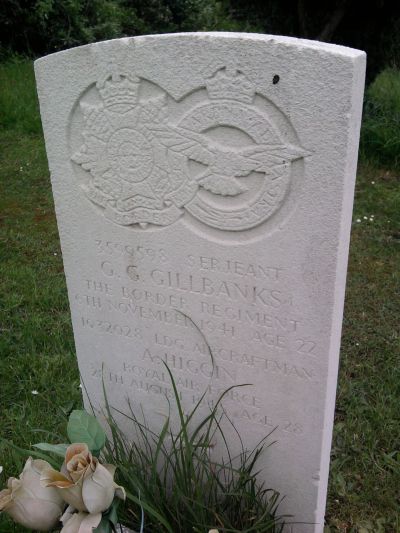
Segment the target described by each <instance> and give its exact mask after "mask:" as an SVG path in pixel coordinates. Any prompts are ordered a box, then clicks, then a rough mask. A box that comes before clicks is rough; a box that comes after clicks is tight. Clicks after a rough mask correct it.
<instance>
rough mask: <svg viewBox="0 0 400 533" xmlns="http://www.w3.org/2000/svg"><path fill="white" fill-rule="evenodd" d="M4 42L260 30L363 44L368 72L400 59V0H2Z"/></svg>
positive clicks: (39, 47) (31, 44)
mask: <svg viewBox="0 0 400 533" xmlns="http://www.w3.org/2000/svg"><path fill="white" fill-rule="evenodd" d="M0 27H1V36H0V46H1V53H2V55H3V56H5V55H8V54H10V53H19V54H25V55H26V54H27V55H30V56H39V55H44V54H48V53H51V52H56V51H58V50H62V49H64V48H69V47H71V46H77V45H81V44H86V43H90V42H93V41H98V40H104V39H112V38H116V37H122V36H131V35H141V34H145V33H167V32H177V31H214V30H227V31H257V32H261V33H272V34H280V35H291V36H295V37H304V38H307V39H316V40H320V41H327V42H333V43H336V44H343V45H346V46H351V47H354V48H360V49H363V50H365V51H366V52H367V54H368V58H369V60H368V79H372V78H373V77H374V76H375V75H376V74H377V73H378V72H379V71H380V70H382V69H383V68H384V67H387V66H391V67H393V66H396V65H399V62H400V2H399V1H398V0H325V1H324V0H145V1H144V0H2V1H1V7H0Z"/></svg>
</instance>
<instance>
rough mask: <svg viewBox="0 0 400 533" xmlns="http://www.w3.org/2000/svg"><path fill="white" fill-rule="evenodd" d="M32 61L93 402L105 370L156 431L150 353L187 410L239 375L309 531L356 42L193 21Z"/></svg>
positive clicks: (160, 406)
mask: <svg viewBox="0 0 400 533" xmlns="http://www.w3.org/2000/svg"><path fill="white" fill-rule="evenodd" d="M35 68H36V76H37V83H38V92H39V99H40V107H41V114H42V120H43V127H44V133H45V138H46V147H47V154H48V159H49V166H50V170H51V179H52V185H53V192H54V199H55V205H56V212H57V219H58V226H59V231H60V237H61V245H62V252H63V258H64V266H65V273H66V278H67V283H68V292H69V299H70V306H71V314H72V321H73V327H74V334H75V341H76V350H77V355H78V361H79V368H80V371H81V373H82V376H83V380H84V382H85V386H86V387H87V390H88V393H89V395H90V398H91V400H92V402H94V404H95V405H96V406H101V405H103V397H102V396H103V393H102V385H101V380H102V377H101V376H102V366H103V365H104V367H103V372H104V379H105V383H106V386H107V391H108V399H109V401H110V403H111V404H112V405H113V406H117V407H119V408H120V409H122V410H124V408H125V407H126V398H127V397H129V398H130V400H131V402H133V405H142V406H143V408H144V411H145V414H146V416H147V417H148V419H149V420H150V423H151V424H152V425H153V426H154V427H159V428H160V427H161V425H162V424H163V422H164V417H163V413H165V409H166V405H167V402H166V399H165V395H167V396H168V397H169V398H171V397H172V390H171V383H170V381H169V378H168V374H167V372H166V370H165V368H164V366H163V364H162V361H165V362H166V363H167V364H168V365H169V367H170V369H171V370H172V372H173V374H174V376H175V379H176V380H177V384H178V388H179V391H180V393H181V396H182V402H183V403H184V406H185V408H186V409H188V410H189V409H190V408H192V407H193V406H194V403H195V402H196V401H197V400H198V398H199V397H200V395H201V393H202V391H203V390H204V389H205V388H207V387H208V396H207V399H208V400H210V401H211V399H212V398H215V397H216V396H218V394H220V393H221V392H222V391H223V390H225V389H227V388H228V387H231V386H233V385H238V384H243V383H249V384H252V385H249V386H246V387H241V388H237V389H234V390H232V391H231V392H230V393H229V394H228V396H227V398H226V400H225V401H224V407H225V409H226V411H227V413H228V415H229V416H230V417H231V419H232V421H233V422H234V424H235V425H236V427H237V429H238V431H239V433H240V435H241V437H242V439H243V441H244V443H245V445H246V446H247V447H249V448H250V447H252V446H254V445H255V444H256V443H257V442H258V441H259V440H260V439H261V438H262V437H263V436H264V435H265V434H266V433H268V432H270V431H271V430H273V429H274V428H276V429H275V431H274V433H273V436H272V437H271V440H275V441H276V443H275V444H273V445H272V446H271V447H270V448H269V449H268V451H267V452H266V453H265V455H264V463H263V464H262V465H261V466H262V467H264V470H263V476H265V478H264V479H265V481H266V484H267V486H268V487H272V488H275V489H278V490H280V491H281V493H282V494H284V495H286V498H285V500H284V503H283V504H282V507H281V511H282V512H286V513H290V514H293V515H294V517H293V521H297V522H304V523H305V524H296V525H294V526H293V527H292V529H288V531H293V532H295V533H311V532H313V533H320V532H322V529H323V522H324V509H325V500H326V489H327V480H328V470H329V452H330V445H331V434H332V425H333V416H334V404H335V390H336V380H337V369H338V356H339V345H340V333H341V323H342V310H343V300H344V292H345V278H346V264H347V254H348V247H349V233H350V225H351V216H352V202H353V189H354V179H355V172H356V161H357V148H358V135H359V127H360V117H361V107H362V93H363V84H364V69H365V54H364V53H363V52H360V51H358V50H352V49H349V48H343V47H340V46H334V45H329V44H323V43H318V42H312V41H304V40H298V39H292V38H284V37H275V36H265V35H254V34H235V33H233V34H229V33H193V34H176V35H162V36H146V37H136V38H127V39H119V40H115V41H108V42H103V43H97V44H91V45H87V46H83V47H79V48H75V49H72V50H67V51H65V52H60V53H57V54H53V55H50V56H48V57H45V58H43V59H40V60H38V61H36V63H35ZM195 325H196V326H197V327H198V328H199V330H200V331H201V332H202V334H203V335H204V338H202V335H201V334H200V333H199V331H198V330H197V328H196V326H195ZM204 339H206V341H207V342H208V343H209V345H210V347H211V350H212V353H213V355H214V368H213V365H212V363H211V360H210V356H209V353H208V351H207V348H206V343H205V340H204ZM125 410H126V409H125ZM228 434H229V430H228ZM237 440H238V439H237V438H233V436H232V443H233V445H235V443H236V442H237Z"/></svg>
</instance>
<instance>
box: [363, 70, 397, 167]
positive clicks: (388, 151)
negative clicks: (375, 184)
mask: <svg viewBox="0 0 400 533" xmlns="http://www.w3.org/2000/svg"><path fill="white" fill-rule="evenodd" d="M361 155H362V157H363V158H364V159H366V160H369V161H371V162H373V163H375V164H378V165H381V166H383V167H391V168H396V169H400V70H397V69H385V70H383V71H382V72H381V73H380V74H379V75H378V76H377V77H376V79H375V81H374V82H373V83H372V84H371V85H370V86H369V87H368V89H367V92H366V95H365V104H364V120H363V125H362V129H361Z"/></svg>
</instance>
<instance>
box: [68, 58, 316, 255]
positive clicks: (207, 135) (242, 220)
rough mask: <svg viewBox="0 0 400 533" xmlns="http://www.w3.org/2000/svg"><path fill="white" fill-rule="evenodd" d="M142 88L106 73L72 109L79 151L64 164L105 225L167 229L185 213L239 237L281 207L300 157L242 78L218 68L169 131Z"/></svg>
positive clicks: (157, 99)
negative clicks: (81, 177) (81, 178)
mask: <svg viewBox="0 0 400 533" xmlns="http://www.w3.org/2000/svg"><path fill="white" fill-rule="evenodd" d="M143 83H148V82H147V81H146V80H142V79H141V78H139V77H137V76H135V75H131V74H130V75H123V74H119V73H113V74H112V75H110V76H109V77H108V78H106V79H105V80H104V81H102V82H98V83H97V85H96V88H95V89H94V88H89V89H88V91H91V94H92V98H91V99H89V100H86V99H85V94H84V95H83V96H82V97H81V99H80V101H79V106H78V107H77V110H75V114H76V113H78V114H80V117H81V118H80V121H81V126H82V127H81V131H80V135H81V138H82V144H81V146H80V147H79V148H78V149H77V150H73V153H72V155H71V159H72V161H73V162H74V164H75V165H78V166H79V167H81V168H82V169H83V170H84V171H85V176H87V179H86V181H85V182H84V183H82V188H83V190H84V192H85V194H86V196H87V198H88V199H89V200H91V201H92V202H93V203H94V204H96V205H98V206H100V207H101V208H102V209H103V210H104V215H105V216H106V217H107V218H108V219H109V220H111V221H113V222H115V223H116V224H120V225H123V226H135V227H140V228H146V227H147V226H148V225H149V224H151V225H154V226H168V225H170V224H172V223H174V222H176V221H177V220H178V219H179V218H180V217H182V216H183V215H184V214H185V211H187V212H188V213H190V215H191V216H192V217H194V218H195V219H197V220H198V221H200V222H202V223H203V224H205V225H207V226H210V227H213V228H216V229H219V230H225V231H242V230H247V229H251V228H253V227H256V226H258V225H259V224H261V223H262V222H264V221H266V220H267V219H268V218H270V217H271V216H272V214H273V213H274V212H275V211H277V210H278V209H279V208H280V206H281V205H282V203H283V202H284V199H285V196H286V194H287V192H288V190H289V187H290V176H291V163H292V162H293V161H295V160H297V159H301V158H303V157H304V156H305V155H307V152H306V151H305V150H304V149H303V148H301V147H300V146H296V145H294V144H289V143H288V142H287V140H285V137H284V135H282V134H281V133H280V132H279V129H278V128H277V127H276V125H274V124H273V122H272V121H271V119H270V117H268V116H267V114H266V112H265V109H260V108H259V107H260V106H259V105H257V103H256V87H255V86H254V85H253V84H252V82H251V81H250V80H249V79H247V78H246V76H245V75H244V74H243V73H242V72H240V71H237V70H235V69H233V70H227V69H226V68H223V69H220V70H219V71H217V72H216V73H215V74H214V75H213V76H211V77H209V78H206V79H205V80H204V86H203V87H199V88H198V92H199V93H201V94H202V95H203V102H202V103H199V102H198V101H197V102H196V104H193V105H192V106H191V108H190V109H189V110H188V111H186V112H185V114H184V116H183V117H180V119H179V121H178V123H175V122H174V117H173V116H171V115H172V113H171V111H170V106H169V102H171V97H170V96H169V95H168V94H167V93H166V92H165V91H163V90H162V89H161V88H160V87H157V89H158V92H159V93H160V94H159V95H157V96H152V97H150V98H147V99H146V97H145V96H143V94H142V93H143V91H141V87H142V85H143ZM204 88H205V90H204ZM93 93H95V97H93ZM191 93H193V91H191ZM187 98H190V95H189V96H188V97H187ZM184 100H185V99H184ZM74 120H75V119H74ZM75 122H76V120H75ZM237 139H240V142H238V141H237ZM191 163H195V165H194V166H193V165H192V164H191ZM194 167H195V169H194ZM229 198H235V203H232V202H230V201H229V200H228V199H229ZM99 246H103V244H99ZM106 246H107V244H106ZM117 250H118V249H117ZM110 251H111V250H110ZM121 252H123V251H121Z"/></svg>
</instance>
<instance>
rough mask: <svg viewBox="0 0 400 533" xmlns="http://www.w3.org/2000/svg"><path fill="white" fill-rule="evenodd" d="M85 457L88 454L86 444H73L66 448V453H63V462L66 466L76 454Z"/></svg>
mask: <svg viewBox="0 0 400 533" xmlns="http://www.w3.org/2000/svg"><path fill="white" fill-rule="evenodd" d="M80 453H82V454H84V455H87V454H88V453H89V448H88V445H87V444H84V443H81V442H79V443H75V444H71V445H70V446H68V448H67V451H66V452H65V462H66V464H68V463H69V462H70V460H71V459H72V458H73V456H74V455H78V454H80Z"/></svg>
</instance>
